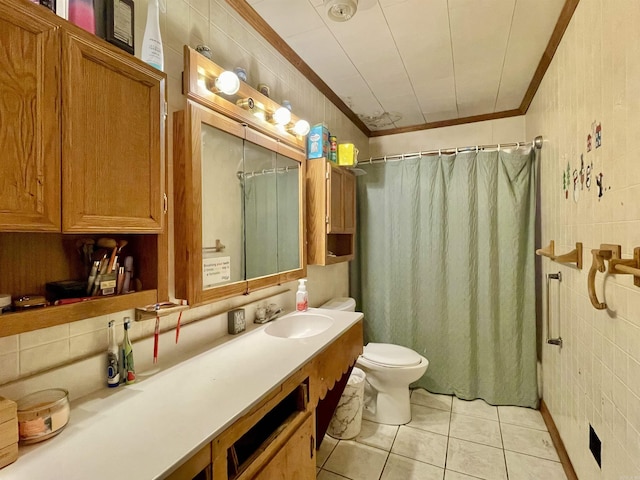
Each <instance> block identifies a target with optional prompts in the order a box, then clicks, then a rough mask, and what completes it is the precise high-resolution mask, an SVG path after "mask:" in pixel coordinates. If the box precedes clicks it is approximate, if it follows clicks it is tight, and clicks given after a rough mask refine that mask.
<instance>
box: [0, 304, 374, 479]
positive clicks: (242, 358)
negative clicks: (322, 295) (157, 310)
mask: <svg viewBox="0 0 640 480" xmlns="http://www.w3.org/2000/svg"><path fill="white" fill-rule="evenodd" d="M309 312H310V313H323V314H325V315H329V316H331V317H333V318H334V324H333V325H332V326H331V327H330V328H329V329H327V330H326V331H324V332H322V333H320V334H318V335H315V336H312V337H308V338H301V339H292V338H278V337H273V336H271V335H268V334H266V333H265V332H264V329H265V327H266V326H261V327H259V328H257V329H255V330H253V331H251V332H248V333H245V334H243V335H241V336H239V337H235V338H232V339H231V340H229V341H227V342H225V343H223V344H222V345H219V346H216V347H214V348H212V349H210V350H207V351H206V352H204V353H201V354H199V355H196V356H194V357H193V358H190V359H188V360H185V361H183V362H181V363H179V364H177V365H175V366H173V367H170V368H168V369H166V370H163V371H160V372H158V373H157V374H155V375H153V376H150V377H147V378H144V379H143V380H142V381H140V382H138V383H135V384H133V385H127V386H121V387H118V388H116V389H108V388H106V387H105V388H104V390H101V391H99V392H96V393H94V394H91V395H89V396H87V397H84V398H81V399H79V400H77V401H74V402H72V405H71V418H70V421H69V424H68V425H67V426H66V428H65V429H64V430H63V431H62V432H61V433H60V434H59V435H58V436H56V437H53V438H51V439H49V440H46V441H44V442H42V443H40V444H36V445H33V446H29V447H20V457H19V458H18V460H17V461H16V462H15V463H13V464H11V465H9V466H7V467H5V468H3V469H1V470H0V480H4V479H11V480H22V479H24V480H40V479H42V480H45V479H47V480H48V479H53V478H61V479H62V478H64V479H65V480H76V479H77V480H87V479H91V480H99V479H109V480H111V479H127V480H128V479H136V480H145V479H157V478H163V477H165V476H166V475H168V474H169V473H171V472H172V471H173V470H174V469H175V468H177V467H178V466H179V465H180V464H181V463H182V462H183V461H184V460H186V459H188V458H189V457H190V456H191V455H192V454H194V453H195V452H197V451H198V450H199V449H200V448H201V447H202V446H204V445H205V444H206V443H208V442H210V441H211V440H213V439H214V438H215V437H216V436H217V435H219V434H220V433H222V432H223V431H224V430H225V429H226V428H227V427H228V426H229V425H231V424H232V423H233V422H234V421H235V420H237V419H238V418H239V417H241V416H242V415H243V414H244V413H246V412H247V411H248V410H249V409H250V408H251V407H252V406H253V405H255V404H256V403H258V402H259V401H260V399H261V398H263V397H264V396H265V394H267V393H268V392H269V391H270V390H272V389H273V388H274V387H277V386H278V385H280V384H281V383H282V382H283V381H284V380H285V379H287V378H288V377H289V376H290V375H291V374H292V373H294V372H295V371H296V370H297V369H299V368H300V367H301V366H303V365H304V364H306V363H307V362H308V361H309V360H310V359H311V358H313V357H314V356H315V355H317V354H318V353H319V352H321V351H322V350H324V348H325V347H326V346H327V345H329V344H330V343H331V342H332V341H333V340H335V339H336V338H338V337H339V336H340V335H341V334H342V333H344V332H345V331H346V330H348V329H349V328H350V327H351V326H352V325H354V324H355V323H357V321H358V320H360V319H361V318H362V317H363V315H362V313H354V312H342V311H336V310H322V309H316V308H311V309H309ZM276 322H277V320H276ZM267 325H268V324H267Z"/></svg>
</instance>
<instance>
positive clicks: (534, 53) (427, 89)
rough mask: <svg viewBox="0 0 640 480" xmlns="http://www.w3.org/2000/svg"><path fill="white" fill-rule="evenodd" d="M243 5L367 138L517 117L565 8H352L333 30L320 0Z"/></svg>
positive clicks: (440, 1)
mask: <svg viewBox="0 0 640 480" xmlns="http://www.w3.org/2000/svg"><path fill="white" fill-rule="evenodd" d="M247 2H248V3H249V4H250V5H251V6H252V7H253V8H254V9H255V10H256V12H257V13H258V14H259V15H260V16H261V17H262V18H263V19H264V20H265V22H266V23H267V24H269V25H270V26H271V27H272V28H273V29H274V30H275V31H276V32H277V33H278V35H279V36H280V37H282V39H284V40H285V42H286V43H287V44H288V45H289V46H290V47H291V48H292V49H293V50H294V51H295V52H296V54H297V55H299V56H300V57H301V58H302V59H303V60H304V61H305V62H306V63H307V64H308V65H309V67H311V69H312V70H314V71H315V73H316V74H318V76H319V77H320V78H321V79H322V80H323V81H324V82H325V83H326V84H327V85H328V86H329V87H330V88H331V90H333V91H334V92H335V93H336V94H337V95H338V96H339V97H340V98H341V99H342V100H343V101H344V102H345V103H346V104H347V106H348V107H349V108H350V109H351V110H352V111H353V112H354V113H356V114H357V115H358V116H360V118H362V119H363V121H364V123H365V124H366V125H367V127H368V128H369V129H370V130H371V131H375V130H387V129H393V128H401V127H412V126H419V125H423V124H426V123H432V122H438V121H442V120H452V119H459V118H464V117H470V116H474V115H483V114H490V113H495V112H502V111H508V110H513V109H518V108H519V107H520V104H521V102H522V100H523V97H524V94H525V92H526V91H527V88H528V87H529V84H530V83H531V79H532V77H533V74H534V72H535V70H536V68H537V66H538V63H539V62H540V59H541V57H542V54H543V52H544V50H545V48H546V47H547V44H548V42H549V38H550V37H551V34H552V32H553V29H554V27H555V25H556V22H557V20H558V17H559V15H560V12H561V10H562V7H563V5H564V3H565V1H564V0H359V6H358V10H357V12H356V14H355V15H354V16H353V17H352V18H351V19H350V20H349V21H347V22H334V21H332V20H330V19H329V18H328V17H327V15H326V14H325V8H324V3H323V0H247ZM384 112H388V113H389V114H390V115H389V116H384V115H383V119H382V120H381V122H379V123H375V122H371V121H369V120H370V118H371V117H378V116H380V114H383V113H384ZM398 116H399V117H400V118H397V117H398ZM390 117H391V118H390ZM389 119H390V120H395V121H393V122H390V121H388V120H389Z"/></svg>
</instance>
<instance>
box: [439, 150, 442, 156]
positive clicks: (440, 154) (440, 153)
mask: <svg viewBox="0 0 640 480" xmlns="http://www.w3.org/2000/svg"><path fill="white" fill-rule="evenodd" d="M438 156H439V157H441V156H442V150H441V149H438Z"/></svg>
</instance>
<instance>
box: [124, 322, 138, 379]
mask: <svg viewBox="0 0 640 480" xmlns="http://www.w3.org/2000/svg"><path fill="white" fill-rule="evenodd" d="M130 326H131V319H130V318H129V317H124V340H123V341H122V351H123V352H124V353H123V354H124V375H125V377H124V381H125V383H126V384H127V385H129V384H131V383H135V381H136V369H135V367H134V365H133V345H132V344H131V340H130V339H129V327H130Z"/></svg>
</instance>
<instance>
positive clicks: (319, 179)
mask: <svg viewBox="0 0 640 480" xmlns="http://www.w3.org/2000/svg"><path fill="white" fill-rule="evenodd" d="M306 178H307V207H306V209H307V240H308V244H307V263H309V264H310V265H329V264H332V263H338V262H348V261H351V260H353V256H354V251H355V233H356V177H355V175H354V174H353V173H351V172H350V171H349V170H348V169H346V168H344V167H339V166H338V165H336V164H334V163H332V162H330V161H328V160H326V159H324V158H318V159H314V160H307V173H306Z"/></svg>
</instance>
